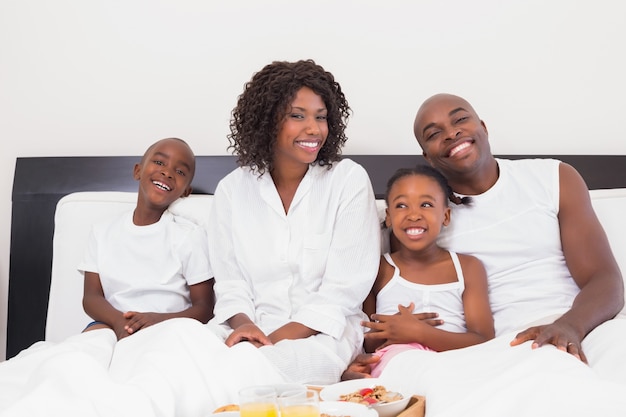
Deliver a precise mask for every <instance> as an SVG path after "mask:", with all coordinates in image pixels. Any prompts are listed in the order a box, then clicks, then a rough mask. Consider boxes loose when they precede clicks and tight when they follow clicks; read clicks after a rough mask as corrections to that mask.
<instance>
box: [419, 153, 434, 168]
mask: <svg viewBox="0 0 626 417" xmlns="http://www.w3.org/2000/svg"><path fill="white" fill-rule="evenodd" d="M422 156H423V157H424V159H425V160H426V162H428V164H429V165H430V166H432V165H433V164H432V162H430V158H429V157H428V154H427V153H426V152H422Z"/></svg>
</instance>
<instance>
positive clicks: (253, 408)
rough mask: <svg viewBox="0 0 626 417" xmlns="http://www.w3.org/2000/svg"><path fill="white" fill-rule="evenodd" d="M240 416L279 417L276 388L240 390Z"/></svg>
mask: <svg viewBox="0 0 626 417" xmlns="http://www.w3.org/2000/svg"><path fill="white" fill-rule="evenodd" d="M239 414H240V416H241V417H278V406H277V403H276V390H275V389H274V387H272V386H270V385H259V386H253V387H247V388H243V389H242V390H240V391H239Z"/></svg>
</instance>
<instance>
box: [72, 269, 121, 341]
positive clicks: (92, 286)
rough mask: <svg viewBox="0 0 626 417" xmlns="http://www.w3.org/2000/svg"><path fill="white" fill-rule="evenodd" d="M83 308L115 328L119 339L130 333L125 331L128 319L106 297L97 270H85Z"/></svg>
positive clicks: (90, 314) (91, 315) (92, 316)
mask: <svg viewBox="0 0 626 417" xmlns="http://www.w3.org/2000/svg"><path fill="white" fill-rule="evenodd" d="M83 309H84V310H85V312H86V313H87V314H88V315H89V317H91V318H92V319H94V320H96V321H100V322H102V323H105V324H107V325H108V326H109V327H110V328H111V329H113V330H114V331H115V334H116V335H117V338H118V339H121V338H122V337H124V336H127V335H128V333H127V332H125V331H124V326H125V325H126V319H124V315H123V313H122V312H121V311H118V310H117V309H115V308H114V307H113V306H112V305H111V304H110V303H109V302H108V301H107V300H106V298H104V291H103V290H102V283H101V282H100V275H99V274H98V273H96V272H89V271H85V285H84V290H83Z"/></svg>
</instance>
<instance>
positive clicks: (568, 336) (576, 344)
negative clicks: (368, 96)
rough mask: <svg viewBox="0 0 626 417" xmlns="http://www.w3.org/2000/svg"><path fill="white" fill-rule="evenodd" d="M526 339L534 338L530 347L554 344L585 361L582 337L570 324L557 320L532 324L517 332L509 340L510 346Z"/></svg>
mask: <svg viewBox="0 0 626 417" xmlns="http://www.w3.org/2000/svg"><path fill="white" fill-rule="evenodd" d="M528 340H534V342H533V344H532V348H533V349H536V348H539V347H541V346H544V345H546V344H550V345H554V346H556V348H557V349H559V350H562V351H563V352H567V353H569V354H571V355H574V356H575V357H577V358H578V359H580V360H581V361H583V362H584V363H587V357H586V356H585V354H584V352H583V349H582V346H581V342H582V339H581V338H580V336H579V335H578V333H577V332H576V331H575V329H574V328H572V327H571V326H569V325H567V324H565V323H563V322H559V321H558V320H557V321H555V322H554V323H552V324H547V325H543V326H534V327H531V328H528V329H526V330H524V331H523V332H520V333H518V334H517V335H516V336H515V338H514V339H513V340H512V341H511V346H517V345H520V344H522V343H524V342H526V341H528Z"/></svg>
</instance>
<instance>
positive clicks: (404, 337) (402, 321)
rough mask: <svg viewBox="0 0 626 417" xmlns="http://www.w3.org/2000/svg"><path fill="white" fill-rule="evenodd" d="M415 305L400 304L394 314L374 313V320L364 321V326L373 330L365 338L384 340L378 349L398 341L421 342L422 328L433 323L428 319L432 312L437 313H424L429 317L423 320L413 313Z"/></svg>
mask: <svg viewBox="0 0 626 417" xmlns="http://www.w3.org/2000/svg"><path fill="white" fill-rule="evenodd" d="M414 307H415V306H414V304H413V303H411V304H409V306H407V307H404V306H402V305H399V306H398V313H396V314H394V315H385V314H372V320H373V321H372V322H364V323H362V324H363V326H365V327H368V328H370V329H372V330H373V331H372V332H368V333H366V334H365V339H368V340H384V342H383V343H382V344H381V345H380V346H379V347H378V349H382V348H384V347H385V346H388V345H391V344H396V343H411V342H418V343H419V342H420V341H421V340H420V329H421V328H423V326H430V325H431V324H430V323H428V320H431V317H432V314H435V313H422V315H427V316H428V318H427V319H426V320H421V319H420V318H418V317H416V316H417V315H414V314H413V308H414Z"/></svg>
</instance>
